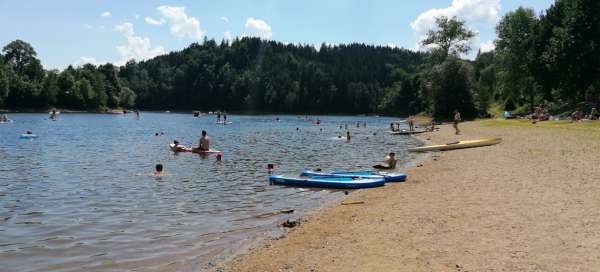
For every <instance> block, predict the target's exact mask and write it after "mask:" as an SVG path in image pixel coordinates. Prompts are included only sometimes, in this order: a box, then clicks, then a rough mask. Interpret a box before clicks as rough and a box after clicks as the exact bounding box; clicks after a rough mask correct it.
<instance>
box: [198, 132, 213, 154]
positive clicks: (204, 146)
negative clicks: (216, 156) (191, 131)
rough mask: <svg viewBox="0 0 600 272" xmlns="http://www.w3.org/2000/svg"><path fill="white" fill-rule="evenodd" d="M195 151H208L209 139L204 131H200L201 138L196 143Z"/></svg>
mask: <svg viewBox="0 0 600 272" xmlns="http://www.w3.org/2000/svg"><path fill="white" fill-rule="evenodd" d="M195 150H196V151H208V150H210V138H209V137H208V133H206V130H203V131H202V137H200V141H199V143H198V148H195Z"/></svg>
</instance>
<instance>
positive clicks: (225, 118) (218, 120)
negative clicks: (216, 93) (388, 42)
mask: <svg viewBox="0 0 600 272" xmlns="http://www.w3.org/2000/svg"><path fill="white" fill-rule="evenodd" d="M221 115H223V123H224V124H226V123H227V112H220V111H218V112H217V123H221Z"/></svg>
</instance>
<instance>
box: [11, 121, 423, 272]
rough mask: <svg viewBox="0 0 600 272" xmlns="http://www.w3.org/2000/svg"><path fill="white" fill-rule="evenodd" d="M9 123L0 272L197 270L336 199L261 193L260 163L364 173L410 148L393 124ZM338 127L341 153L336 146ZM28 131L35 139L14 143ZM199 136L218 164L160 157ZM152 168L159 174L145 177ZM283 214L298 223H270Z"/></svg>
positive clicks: (280, 168)
mask: <svg viewBox="0 0 600 272" xmlns="http://www.w3.org/2000/svg"><path fill="white" fill-rule="evenodd" d="M10 117H11V118H12V119H14V120H15V122H14V123H10V124H2V125H0V263H1V264H2V271H48V270H54V271H82V270H88V271H92V270H93V271H109V270H110V271H120V270H122V271H129V270H132V269H136V271H152V270H157V269H175V270H177V269H178V267H181V268H185V267H190V268H198V267H206V266H207V265H208V264H209V262H211V261H212V260H213V259H214V258H216V257H222V256H224V255H227V254H230V253H231V252H232V251H233V250H235V249H236V248H238V247H240V246H241V245H243V244H244V243H248V240H250V239H252V238H253V237H256V236H258V235H259V234H261V233H264V232H268V231H269V230H272V229H273V227H274V226H276V224H277V222H281V221H282V220H284V219H286V218H287V217H288V216H297V215H298V212H301V211H303V210H306V209H311V208H315V207H319V206H321V205H322V204H323V203H325V202H326V201H328V200H331V199H333V198H335V197H338V196H340V195H342V194H341V193H340V192H338V191H330V190H307V189H300V188H286V187H280V186H271V185H269V184H268V181H267V169H266V167H267V164H268V163H273V164H275V165H276V171H277V173H278V174H290V175H297V174H298V173H299V172H300V171H301V170H303V169H314V168H323V169H362V168H365V167H369V166H370V165H373V164H375V163H377V162H378V161H379V160H380V159H382V158H383V157H384V155H385V154H386V153H388V152H391V151H395V152H396V153H397V154H399V156H398V157H399V158H400V159H403V160H404V162H407V161H409V160H410V159H411V158H409V157H407V156H409V154H406V153H405V152H404V151H403V150H405V149H406V148H407V147H408V146H414V145H416V144H417V142H416V140H413V139H411V138H408V137H404V136H390V135H388V134H387V133H386V130H387V128H388V126H389V123H390V121H391V119H388V118H375V117H318V118H319V119H321V120H322V124H321V125H320V126H316V125H313V124H311V122H310V121H307V120H304V119H301V118H298V117H296V116H279V117H280V119H281V121H280V122H276V121H275V119H276V116H230V119H231V121H233V122H234V123H233V124H232V125H227V126H223V125H217V124H215V122H214V121H215V120H214V118H213V117H212V116H209V117H206V116H205V117H200V118H194V117H192V115H191V114H160V113H142V118H141V119H140V120H136V119H135V118H134V115H99V114H62V115H61V117H60V120H59V121H57V122H51V121H49V120H47V118H46V117H47V116H46V115H42V114H12V115H11V116H10ZM312 118H317V117H312ZM356 122H361V124H362V122H366V123H367V128H364V127H362V126H361V128H356V126H355V124H356ZM346 123H347V124H349V126H348V129H349V130H350V132H351V134H352V140H351V141H350V142H349V143H347V142H346V141H345V138H343V141H340V140H339V139H338V135H345V130H341V129H340V128H339V126H340V124H346ZM26 130H31V131H33V132H34V133H35V134H37V135H39V138H37V139H31V140H30V139H19V135H20V134H21V133H23V132H24V131H26ZM201 130H207V131H208V133H209V136H210V137H211V139H212V143H213V148H216V149H219V150H221V151H223V159H222V161H220V162H217V161H216V159H215V157H214V156H204V157H200V156H198V155H195V154H190V153H181V154H173V153H172V152H170V150H169V148H168V144H169V143H170V142H171V141H172V140H173V139H177V140H179V142H180V143H182V144H186V145H196V144H197V140H198V137H199V135H200V132H201ZM157 132H159V133H160V132H164V135H160V134H159V136H155V133H157ZM156 163H162V164H163V165H164V166H165V171H166V172H167V175H165V176H163V177H153V176H151V175H149V173H152V172H153V168H154V165H155V164H156ZM290 209H293V210H295V211H296V213H294V214H292V215H289V214H280V213H276V211H280V210H290Z"/></svg>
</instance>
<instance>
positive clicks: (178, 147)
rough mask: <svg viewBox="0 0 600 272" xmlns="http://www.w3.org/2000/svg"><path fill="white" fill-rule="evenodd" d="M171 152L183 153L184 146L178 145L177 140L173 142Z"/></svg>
mask: <svg viewBox="0 0 600 272" xmlns="http://www.w3.org/2000/svg"><path fill="white" fill-rule="evenodd" d="M173 151H175V152H184V151H187V150H186V148H185V146H182V145H179V142H178V141H177V140H174V141H173Z"/></svg>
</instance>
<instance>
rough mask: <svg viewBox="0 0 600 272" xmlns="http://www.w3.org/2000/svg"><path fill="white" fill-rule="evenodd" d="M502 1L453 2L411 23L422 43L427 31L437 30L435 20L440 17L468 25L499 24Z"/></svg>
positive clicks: (424, 14)
mask: <svg viewBox="0 0 600 272" xmlns="http://www.w3.org/2000/svg"><path fill="white" fill-rule="evenodd" d="M499 11H500V0H453V1H452V5H450V6H449V7H446V8H441V9H430V10H428V11H426V12H423V13H421V14H420V15H419V16H418V17H417V19H415V20H414V21H413V22H411V23H410V26H411V27H412V29H413V30H414V31H415V34H416V35H417V37H418V38H419V41H421V40H422V39H423V38H424V37H425V35H426V34H427V31H429V30H431V29H434V28H435V26H436V25H435V18H437V17H440V16H446V17H453V16H456V17H457V18H459V19H461V20H464V21H466V22H467V25H471V24H474V23H493V24H495V23H496V22H498V20H499V17H498V13H499Z"/></svg>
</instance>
